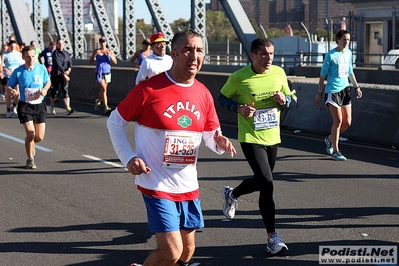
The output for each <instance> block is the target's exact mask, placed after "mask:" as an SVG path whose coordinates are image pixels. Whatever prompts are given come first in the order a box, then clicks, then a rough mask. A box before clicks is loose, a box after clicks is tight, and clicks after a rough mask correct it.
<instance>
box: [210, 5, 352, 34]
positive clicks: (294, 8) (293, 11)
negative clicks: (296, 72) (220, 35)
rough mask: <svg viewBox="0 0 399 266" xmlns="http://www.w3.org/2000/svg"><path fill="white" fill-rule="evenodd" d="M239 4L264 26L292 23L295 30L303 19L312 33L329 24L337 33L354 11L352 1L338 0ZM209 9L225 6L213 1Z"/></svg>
mask: <svg viewBox="0 0 399 266" xmlns="http://www.w3.org/2000/svg"><path fill="white" fill-rule="evenodd" d="M240 3H241V5H242V7H243V9H244V11H245V13H246V14H247V16H248V18H249V19H250V20H254V21H256V23H257V24H258V25H262V26H263V27H264V28H265V29H269V28H280V29H284V28H285V27H286V25H287V23H290V24H291V26H292V27H293V29H297V30H301V29H302V28H301V27H302V26H301V24H300V22H303V23H304V24H305V26H306V27H307V28H308V30H309V31H310V32H314V31H316V30H317V29H327V26H329V27H330V28H329V30H332V31H333V32H335V31H337V30H338V29H339V28H340V25H341V22H342V20H343V17H347V16H349V12H353V11H354V7H353V5H352V4H351V3H339V2H337V0H240ZM210 9H211V10H213V11H215V10H223V7H222V5H221V4H220V2H219V0H211V5H210ZM326 18H327V19H328V24H326ZM331 21H332V22H331ZM331 26H332V27H331Z"/></svg>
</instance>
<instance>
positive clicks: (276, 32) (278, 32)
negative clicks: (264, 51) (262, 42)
mask: <svg viewBox="0 0 399 266" xmlns="http://www.w3.org/2000/svg"><path fill="white" fill-rule="evenodd" d="M266 33H267V37H268V38H269V39H273V38H277V37H281V36H284V29H279V28H270V29H268V30H267V32H266Z"/></svg>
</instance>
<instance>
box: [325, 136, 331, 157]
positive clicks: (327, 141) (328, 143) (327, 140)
mask: <svg viewBox="0 0 399 266" xmlns="http://www.w3.org/2000/svg"><path fill="white" fill-rule="evenodd" d="M324 142H325V143H326V151H327V154H329V155H332V154H333V147H332V142H331V140H330V136H327V137H325V138H324Z"/></svg>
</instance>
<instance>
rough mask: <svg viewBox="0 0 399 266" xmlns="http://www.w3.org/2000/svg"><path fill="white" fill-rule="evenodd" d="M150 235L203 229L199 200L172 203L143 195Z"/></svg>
mask: <svg viewBox="0 0 399 266" xmlns="http://www.w3.org/2000/svg"><path fill="white" fill-rule="evenodd" d="M143 199H144V203H145V206H146V208H147V218H148V225H149V227H150V231H151V233H164V232H172V231H180V230H189V231H190V230H195V229H199V228H203V227H204V217H203V216H202V210H201V200H200V199H195V200H190V201H182V202H173V201H171V200H167V199H160V198H154V197H150V196H147V195H144V194H143Z"/></svg>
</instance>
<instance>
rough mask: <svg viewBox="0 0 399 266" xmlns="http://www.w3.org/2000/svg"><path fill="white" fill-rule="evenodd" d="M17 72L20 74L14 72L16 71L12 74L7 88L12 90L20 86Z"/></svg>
mask: <svg viewBox="0 0 399 266" xmlns="http://www.w3.org/2000/svg"><path fill="white" fill-rule="evenodd" d="M17 72H18V71H16V70H14V71H13V72H12V73H11V77H10V79H9V80H8V82H7V86H10V87H11V88H14V87H15V86H17V84H18V80H17Z"/></svg>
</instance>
